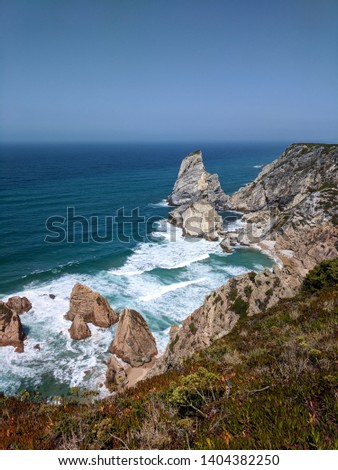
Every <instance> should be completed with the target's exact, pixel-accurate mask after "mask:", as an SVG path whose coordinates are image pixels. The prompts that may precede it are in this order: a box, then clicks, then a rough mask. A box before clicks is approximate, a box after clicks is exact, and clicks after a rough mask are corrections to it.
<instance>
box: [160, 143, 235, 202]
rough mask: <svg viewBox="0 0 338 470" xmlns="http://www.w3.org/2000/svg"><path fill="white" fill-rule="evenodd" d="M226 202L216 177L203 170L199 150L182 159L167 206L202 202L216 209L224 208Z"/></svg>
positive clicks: (226, 198)
mask: <svg viewBox="0 0 338 470" xmlns="http://www.w3.org/2000/svg"><path fill="white" fill-rule="evenodd" d="M228 200H229V197H228V196H226V195H225V194H224V192H223V190H222V188H221V185H220V182H219V180H218V176H217V175H216V174H214V175H212V174H210V173H208V172H207V171H206V170H205V168H204V164H203V159H202V152H201V150H196V151H195V152H192V153H190V154H189V155H188V156H187V157H185V158H184V159H183V161H182V163H181V167H180V170H179V173H178V177H177V180H176V182H175V186H174V189H173V192H172V193H171V194H170V196H169V197H168V202H169V204H171V205H174V206H181V205H182V204H190V203H192V202H195V201H204V202H209V203H211V204H212V205H214V206H216V207H225V206H227V203H228Z"/></svg>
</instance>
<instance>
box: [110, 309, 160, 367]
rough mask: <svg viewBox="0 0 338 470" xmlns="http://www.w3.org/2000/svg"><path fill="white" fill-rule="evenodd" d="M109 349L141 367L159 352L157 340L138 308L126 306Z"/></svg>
mask: <svg viewBox="0 0 338 470" xmlns="http://www.w3.org/2000/svg"><path fill="white" fill-rule="evenodd" d="M109 351H110V352H112V353H113V354H116V356H118V357H119V358H120V359H122V360H123V361H124V362H127V363H128V364H130V365H131V366H132V367H141V366H143V365H144V364H146V363H148V362H150V361H151V360H152V358H153V357H154V356H156V354H157V347H156V341H155V338H154V337H153V335H152V333H151V331H150V330H149V327H148V325H147V323H146V321H145V319H144V318H143V317H142V315H140V314H139V313H138V312H136V310H131V309H129V308H125V309H124V310H123V311H122V312H121V314H120V320H119V324H118V327H117V331H116V334H115V338H114V340H113V342H112V344H111V345H110V348H109Z"/></svg>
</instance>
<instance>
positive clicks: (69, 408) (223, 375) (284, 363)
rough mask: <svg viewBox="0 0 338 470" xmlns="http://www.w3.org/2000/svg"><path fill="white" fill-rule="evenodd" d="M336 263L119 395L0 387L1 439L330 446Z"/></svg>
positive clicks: (82, 445)
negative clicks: (48, 398)
mask: <svg viewBox="0 0 338 470" xmlns="http://www.w3.org/2000/svg"><path fill="white" fill-rule="evenodd" d="M336 263H337V260H335V261H331V262H325V263H324V264H323V263H322V264H321V265H320V266H319V267H318V268H317V269H316V270H315V272H313V271H312V272H310V273H309V275H308V277H307V279H306V281H305V282H304V285H303V288H302V290H301V292H300V293H299V294H298V295H297V296H296V297H294V298H292V299H285V300H283V301H280V302H279V303H278V304H277V305H276V306H275V307H273V308H272V309H269V310H268V311H266V312H264V313H261V314H258V315H255V316H251V317H248V316H242V317H241V318H240V319H239V321H238V323H237V325H236V327H235V328H234V329H233V330H232V332H231V333H230V334H229V335H227V336H226V337H224V338H222V339H220V340H218V341H216V342H214V343H213V344H212V345H211V346H210V347H209V348H207V349H205V350H203V351H201V352H199V353H195V354H194V355H193V356H192V357H190V358H189V359H187V360H185V361H184V362H183V363H182V364H181V365H180V366H179V367H178V368H177V369H172V370H169V371H168V372H166V373H165V374H162V375H160V376H157V377H153V378H151V379H148V380H147V381H144V382H141V383H140V384H139V385H138V386H137V387H135V388H134V389H129V390H127V391H126V392H125V393H123V394H122V393H121V394H117V395H115V396H112V397H110V398H107V399H105V400H94V399H91V398H90V394H87V397H86V399H87V401H86V400H83V399H82V400H81V399H80V398H79V397H80V395H81V393H80V390H78V389H76V390H73V392H74V393H73V396H72V397H68V398H67V400H63V401H62V402H61V403H60V404H59V405H52V404H48V403H45V402H37V401H33V400H32V399H31V398H30V396H29V394H28V395H27V393H28V392H27V393H22V394H21V398H20V397H19V396H17V397H5V396H1V397H0V406H1V420H0V443H1V448H4V449H127V448H129V449H151V448H153V449H187V448H191V449H214V450H215V449H337V448H338V439H337V420H336V419H337V400H336V398H337V392H338V390H337V383H338V380H337V378H338V374H337V313H338V289H337V284H336V281H335V283H332V282H331V280H332V276H331V274H330V275H329V276H328V275H327V273H328V271H330V272H332V271H333V272H335V268H334V266H336ZM318 278H319V280H320V285H318ZM323 279H324V280H323ZM335 279H336V278H335ZM82 397H83V395H82Z"/></svg>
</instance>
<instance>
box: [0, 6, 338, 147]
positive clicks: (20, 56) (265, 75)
mask: <svg viewBox="0 0 338 470" xmlns="http://www.w3.org/2000/svg"><path fill="white" fill-rule="evenodd" d="M196 139H198V140H199V141H202V140H206V141H210V140H224V141H245V140H270V141H272V140H280V141H282V140H287V141H327V142H337V141H338V1H337V0H203V1H202V0H0V141H17V142H19V141H129V140H132V141H138V140H140V141H141V140H143V141H152V140H154V141H160V140H164V141H174V140H187V141H192V140H196Z"/></svg>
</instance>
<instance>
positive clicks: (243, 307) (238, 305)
mask: <svg viewBox="0 0 338 470" xmlns="http://www.w3.org/2000/svg"><path fill="white" fill-rule="evenodd" d="M231 308H232V310H233V311H234V312H235V313H237V315H239V316H240V317H243V316H244V315H246V313H247V311H248V308H249V302H245V301H244V300H243V299H242V298H241V297H237V298H236V300H235V302H234V303H233V304H232V306H231Z"/></svg>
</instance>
